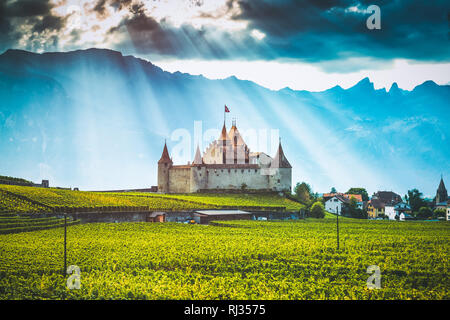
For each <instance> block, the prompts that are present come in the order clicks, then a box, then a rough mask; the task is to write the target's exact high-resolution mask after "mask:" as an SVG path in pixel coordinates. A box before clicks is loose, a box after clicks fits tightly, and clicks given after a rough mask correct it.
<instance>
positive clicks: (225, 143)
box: [218, 121, 231, 163]
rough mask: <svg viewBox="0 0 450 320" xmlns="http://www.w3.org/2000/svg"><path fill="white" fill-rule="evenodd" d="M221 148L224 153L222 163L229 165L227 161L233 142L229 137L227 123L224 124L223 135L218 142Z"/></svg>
mask: <svg viewBox="0 0 450 320" xmlns="http://www.w3.org/2000/svg"><path fill="white" fill-rule="evenodd" d="M218 144H219V148H220V150H221V153H222V163H228V162H227V161H229V160H227V159H228V158H229V154H230V147H231V141H230V138H229V137H228V135H227V127H226V126H225V121H224V122H223V127H222V133H221V134H220V137H219V140H218Z"/></svg>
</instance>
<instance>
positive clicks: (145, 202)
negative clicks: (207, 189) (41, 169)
mask: <svg viewBox="0 0 450 320" xmlns="http://www.w3.org/2000/svg"><path fill="white" fill-rule="evenodd" d="M132 207H140V208H144V209H145V210H164V211H174V210H189V209H220V208H228V207H234V208H248V209H251V208H255V209H262V210H271V209H274V208H280V207H282V208H284V209H285V210H288V211H298V210H300V208H302V207H303V205H302V204H300V203H297V202H295V201H291V200H288V199H286V198H284V197H281V196H279V195H274V194H178V195H172V194H171V195H164V194H153V193H128V192H127V193H110V192H109V193H106V192H86V191H70V190H62V189H55V188H35V187H22V186H13V185H0V212H1V211H6V212H9V211H14V212H36V213H38V212H52V211H54V210H57V209H62V210H64V209H71V208H93V209H97V210H106V209H108V208H119V210H120V209H123V208H132Z"/></svg>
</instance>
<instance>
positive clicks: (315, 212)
mask: <svg viewBox="0 0 450 320" xmlns="http://www.w3.org/2000/svg"><path fill="white" fill-rule="evenodd" d="M309 216H310V217H312V218H324V217H325V208H324V207H323V203H322V202H320V201H316V202H314V204H313V205H312V206H311V210H310V213H309Z"/></svg>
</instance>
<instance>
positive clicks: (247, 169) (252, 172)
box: [158, 121, 292, 193]
mask: <svg viewBox="0 0 450 320" xmlns="http://www.w3.org/2000/svg"><path fill="white" fill-rule="evenodd" d="M291 184H292V167H291V165H290V163H289V161H288V160H287V159H286V156H285V155H284V152H283V148H282V147H281V141H280V143H279V145H278V150H277V152H276V154H275V156H274V157H273V158H272V157H270V156H268V155H267V154H265V153H263V152H250V150H249V148H248V147H247V145H246V144H245V142H244V140H243V139H242V136H241V135H240V133H239V131H238V129H237V127H236V122H235V121H233V125H232V127H231V129H230V131H229V132H228V133H227V129H226V126H225V122H224V124H223V128H222V133H221V134H220V136H219V138H218V139H217V140H215V141H213V142H212V143H211V144H210V145H209V146H208V147H207V149H206V151H205V152H204V153H203V156H202V155H201V154H200V148H199V147H198V146H197V150H196V153H195V157H194V161H193V162H192V163H189V162H188V164H186V165H174V164H173V161H172V159H171V158H170V156H169V152H168V150H167V144H164V149H163V152H162V156H161V159H160V160H159V161H158V192H161V193H189V192H201V191H208V190H210V191H213V190H217V191H219V190H222V191H224V190H255V191H256V190H258V191H271V192H281V191H288V192H290V191H291Z"/></svg>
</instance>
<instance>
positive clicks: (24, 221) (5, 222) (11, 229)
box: [0, 213, 79, 234]
mask: <svg viewBox="0 0 450 320" xmlns="http://www.w3.org/2000/svg"><path fill="white" fill-rule="evenodd" d="M78 223H79V221H74V220H72V218H70V217H69V218H68V219H67V225H69V226H70V225H74V224H78ZM62 226H64V219H63V218H57V217H42V218H33V217H26V216H18V215H15V214H11V213H0V234H7V233H17V232H25V231H35V230H43V229H51V228H58V227H62Z"/></svg>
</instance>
